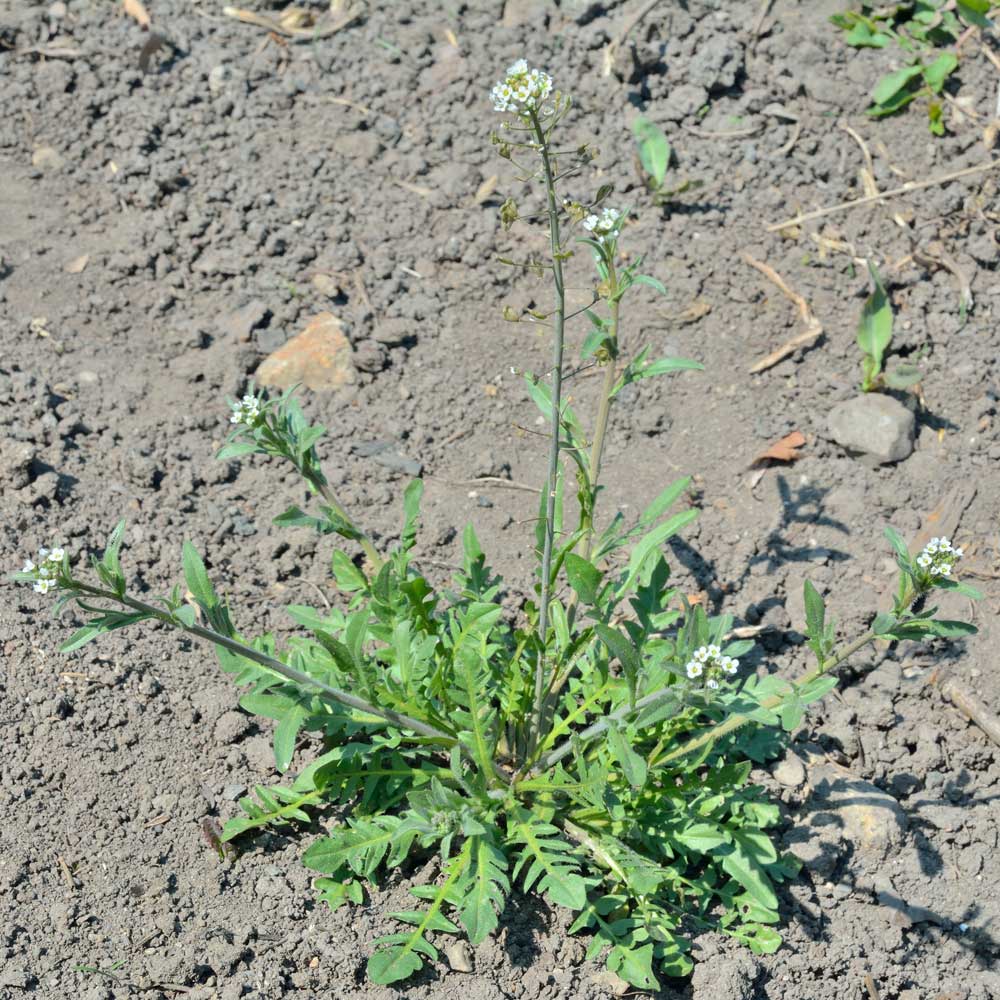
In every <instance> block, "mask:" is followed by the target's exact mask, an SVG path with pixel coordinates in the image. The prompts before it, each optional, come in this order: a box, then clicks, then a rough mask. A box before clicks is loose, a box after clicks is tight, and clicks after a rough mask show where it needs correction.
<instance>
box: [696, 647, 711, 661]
mask: <svg viewBox="0 0 1000 1000" xmlns="http://www.w3.org/2000/svg"><path fill="white" fill-rule="evenodd" d="M694 658H695V659H696V660H697V661H698V662H699V663H704V662H705V661H706V660H707V659H708V647H707V646H699V647H698V648H697V649H696V650H695V651H694Z"/></svg>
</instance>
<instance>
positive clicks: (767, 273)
mask: <svg viewBox="0 0 1000 1000" xmlns="http://www.w3.org/2000/svg"><path fill="white" fill-rule="evenodd" d="M743 259H744V260H745V261H746V262H747V263H748V264H749V265H750V266H751V267H753V268H756V269H757V270H758V271H760V273H761V274H763V275H764V277H765V278H767V279H768V280H769V281H772V282H774V284H775V285H777V286H778V288H779V289H781V291H782V293H783V294H784V295H785V296H786V297H787V298H789V299H791V301H792V302H794V303H795V305H796V307H797V308H798V310H799V316H800V317H801V318H802V322H803V323H805V325H806V329H805V332H803V333H800V334H799V335H798V336H797V337H793V338H792V339H791V340H789V341H788V342H787V343H785V344H782V345H781V347H779V348H778V349H777V350H774V351H772V352H771V353H770V354H769V355H768V356H767V357H766V358H761V360H760V361H758V362H757V363H756V364H755V365H754V366H753V367H752V368H751V369H750V374H751V375H756V374H757V373H758V372H762V371H766V370H767V369H768V368H772V367H773V366H774V365H776V364H777V363H778V362H779V361H782V360H783V359H785V358H787V357H788V355H789V354H792V353H794V352H795V351H797V350H798V349H799V348H800V347H807V346H809V345H810V344H813V343H815V342H816V341H817V340H819V338H820V337H822V336H823V325H822V324H821V323H820V321H819V320H818V319H817V318H816V316H815V314H814V313H813V311H812V309H810V308H809V303H808V302H806V300H805V299H804V298H802V296H801V295H799V294H798V292H793V291H792V289H791V288H789V287H788V285H787V284H785V279H784V278H782V277H781V275H780V274H778V272H777V271H775V270H774V268H773V267H769V266H768V265H767V264H764V263H762V262H761V261H759V260H754V258H753V257H751V256H750V254H748V253H745V254H743Z"/></svg>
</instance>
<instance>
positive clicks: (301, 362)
mask: <svg viewBox="0 0 1000 1000" xmlns="http://www.w3.org/2000/svg"><path fill="white" fill-rule="evenodd" d="M355 377H356V376H355V372H354V365H353V363H352V361H351V344H350V341H348V339H347V337H346V336H345V335H344V331H343V325H342V324H341V322H340V320H338V319H337V317H336V316H334V315H333V313H328V312H323V313H318V314H317V315H316V316H314V317H313V318H312V319H311V320H310V321H309V322H308V323H307V324H306V328H305V329H304V330H303V331H302V332H301V333H299V334H297V335H296V336H294V337H292V339H291V340H290V341H288V343H287V344H285V345H284V346H283V347H280V348H279V349H278V350H277V351H275V352H274V353H273V354H272V355H271V356H270V357H268V358H266V359H265V360H264V363H263V364H262V365H261V366H260V368H258V369H257V381H258V383H259V384H260V385H265V386H274V387H275V388H278V389H287V388H288V387H289V386H292V385H295V384H296V383H298V382H301V383H303V384H304V385H305V386H306V388H308V389H315V390H321V389H339V388H341V387H342V386H345V385H352V384H353V383H354V381H355Z"/></svg>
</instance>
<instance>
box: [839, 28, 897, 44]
mask: <svg viewBox="0 0 1000 1000" xmlns="http://www.w3.org/2000/svg"><path fill="white" fill-rule="evenodd" d="M844 41H845V42H846V43H847V44H848V45H850V46H852V47H853V48H856V49H860V48H871V49H884V48H885V47H886V46H887V45H888V44H889V42H891V41H892V39H891V38H890V37H889V36H888V35H885V34H883V33H882V32H880V31H872V29H871V28H870V27H869V26H868V25H867V24H866V23H865V22H864V21H857V22H855V24H854V26H853V27H852V28H851V29H850V31H848V33H847V34H846V36H845V37H844Z"/></svg>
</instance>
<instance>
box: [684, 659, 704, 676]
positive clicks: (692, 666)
mask: <svg viewBox="0 0 1000 1000" xmlns="http://www.w3.org/2000/svg"><path fill="white" fill-rule="evenodd" d="M686 669H687V675H688V677H690V678H691V680H694V679H695V678H696V677H701V673H702V671H703V670H704V669H705V668H704V667H703V666H702V664H701V663H699V662H698V660H690V661H689V662H688V665H687V668H686Z"/></svg>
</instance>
